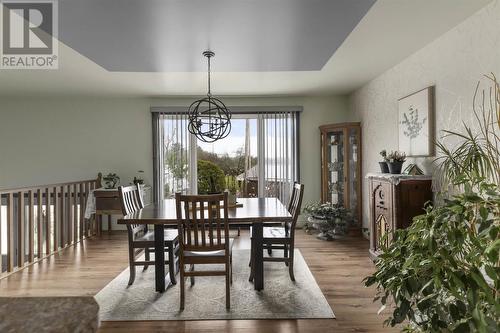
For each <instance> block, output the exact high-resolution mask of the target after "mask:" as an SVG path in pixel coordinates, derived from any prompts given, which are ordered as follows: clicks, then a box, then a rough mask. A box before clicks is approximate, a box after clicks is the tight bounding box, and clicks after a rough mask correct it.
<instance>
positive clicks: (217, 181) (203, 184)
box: [197, 160, 226, 194]
mask: <svg viewBox="0 0 500 333" xmlns="http://www.w3.org/2000/svg"><path fill="white" fill-rule="evenodd" d="M197 167H198V193H199V194H209V193H218V192H222V191H224V188H225V185H226V181H225V180H226V179H225V176H224V172H223V171H222V169H221V168H220V167H219V166H218V165H216V164H214V163H212V162H209V161H204V160H198V165H197Z"/></svg>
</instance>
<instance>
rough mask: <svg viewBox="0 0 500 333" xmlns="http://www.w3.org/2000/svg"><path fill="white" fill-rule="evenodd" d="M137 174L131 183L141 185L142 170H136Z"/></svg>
mask: <svg viewBox="0 0 500 333" xmlns="http://www.w3.org/2000/svg"><path fill="white" fill-rule="evenodd" d="M137 173H138V175H137V176H135V177H134V180H133V183H134V185H143V184H144V178H143V177H144V176H143V175H144V171H143V170H139V171H137Z"/></svg>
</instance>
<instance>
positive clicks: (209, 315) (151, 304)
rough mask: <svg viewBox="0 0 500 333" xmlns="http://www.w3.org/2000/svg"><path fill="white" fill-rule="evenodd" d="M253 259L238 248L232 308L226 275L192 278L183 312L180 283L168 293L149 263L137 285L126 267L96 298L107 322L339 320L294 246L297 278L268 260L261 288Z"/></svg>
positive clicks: (234, 264) (234, 256) (138, 277)
mask: <svg viewBox="0 0 500 333" xmlns="http://www.w3.org/2000/svg"><path fill="white" fill-rule="evenodd" d="M249 257H250V251H249V250H235V251H234V252H233V285H232V286H231V309H230V310H226V307H225V282H224V277H197V278H196V283H195V285H194V286H193V287H191V286H190V283H189V279H187V280H186V306H185V309H184V311H182V312H180V311H179V282H177V285H175V286H172V285H171V286H170V287H169V288H168V289H167V290H166V291H165V292H164V293H157V292H155V287H154V285H155V284H154V267H149V268H148V269H147V270H146V271H142V269H140V268H138V269H137V275H136V279H135V282H134V284H133V285H132V286H127V282H128V278H129V270H128V268H127V269H126V270H124V271H123V272H122V273H120V275H118V276H117V277H116V278H115V279H114V280H113V281H111V282H110V283H109V284H108V285H107V286H106V287H104V289H102V290H101V291H100V292H99V293H98V294H97V295H96V296H95V299H96V300H97V302H98V303H99V307H100V311H99V318H100V320H103V321H117V320H207V319H304V318H310V319H313V318H335V315H334V314H333V311H332V309H331V308H330V306H329V305H328V302H327V300H326V298H325V296H324V295H323V293H322V292H321V290H320V288H319V286H318V284H317V283H316V281H315V280H314V277H313V275H312V274H311V271H310V270H309V267H307V264H306V262H305V261H304V258H303V257H302V255H301V253H300V251H299V250H297V249H296V250H295V269H294V271H295V282H292V281H291V280H290V277H289V275H288V267H286V266H285V264H284V263H274V262H266V263H264V265H265V267H264V280H265V287H264V290H262V291H260V292H258V291H256V290H254V289H253V283H251V282H249V281H248V275H249V272H250V268H249V267H248V260H249ZM204 266H206V267H207V268H208V267H210V266H209V265H204ZM201 267H202V265H200V266H198V267H197V269H201ZM213 267H214V266H211V267H210V268H213ZM177 278H179V274H177Z"/></svg>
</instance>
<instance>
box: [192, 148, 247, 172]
mask: <svg viewBox="0 0 500 333" xmlns="http://www.w3.org/2000/svg"><path fill="white" fill-rule="evenodd" d="M197 154H198V159H200V160H204V161H209V162H212V163H214V164H217V165H218V166H219V167H220V168H221V169H222V171H223V172H224V174H225V175H228V176H234V177H236V176H238V175H240V174H242V173H243V172H244V171H245V153H244V151H243V148H239V149H238V150H236V155H235V156H233V157H231V156H229V154H227V153H226V154H222V155H218V154H215V153H210V152H207V151H204V150H203V149H201V148H200V147H198V151H197ZM256 164H257V157H250V167H252V166H254V165H256Z"/></svg>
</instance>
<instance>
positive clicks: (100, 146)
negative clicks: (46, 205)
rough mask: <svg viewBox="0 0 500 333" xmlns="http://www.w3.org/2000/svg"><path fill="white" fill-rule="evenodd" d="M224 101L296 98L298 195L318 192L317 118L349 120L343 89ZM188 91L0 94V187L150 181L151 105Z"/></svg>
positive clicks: (174, 101) (268, 102)
mask: <svg viewBox="0 0 500 333" xmlns="http://www.w3.org/2000/svg"><path fill="white" fill-rule="evenodd" d="M224 100H225V102H226V104H227V105H248V106H279V105H302V106H303V108H304V112H303V113H302V114H301V119H300V134H301V138H300V151H301V158H300V163H301V177H302V179H301V180H302V181H303V182H304V183H305V185H306V186H305V197H304V202H309V201H313V200H319V193H320V148H319V130H318V126H319V125H321V124H325V123H333V122H343V121H346V120H348V119H347V118H348V117H349V112H348V108H347V99H346V98H345V97H279V98H278V97H276V98H252V97H246V98H234V97H233V98H225V99H224ZM190 101H191V99H187V98H168V99H167V98H165V99H147V98H129V99H128V98H92V97H77V98H74V97H72V98H70V97H64V98H61V97H50V98H36V99H24V98H23V99H20V98H12V99H11V98H3V97H1V98H0V188H12V187H20V186H30V185H42V184H51V183H57V182H66V181H73V180H79V179H91V178H94V177H96V175H97V172H99V171H101V172H103V174H106V173H108V172H111V171H112V172H116V173H118V175H119V176H120V177H121V182H122V184H128V183H129V182H130V181H131V180H132V178H133V177H134V176H135V175H136V174H137V170H144V171H145V179H146V182H147V183H152V130H151V114H150V110H149V109H150V107H151V106H185V105H189V102H190Z"/></svg>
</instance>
